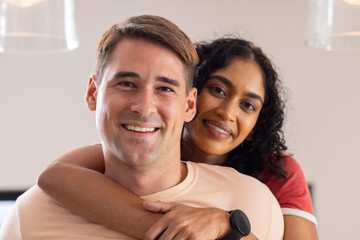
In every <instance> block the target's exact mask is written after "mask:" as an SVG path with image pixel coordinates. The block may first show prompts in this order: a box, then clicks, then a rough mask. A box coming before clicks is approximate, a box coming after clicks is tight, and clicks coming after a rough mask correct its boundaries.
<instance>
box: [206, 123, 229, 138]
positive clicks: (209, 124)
mask: <svg viewBox="0 0 360 240" xmlns="http://www.w3.org/2000/svg"><path fill="white" fill-rule="evenodd" d="M206 124H207V125H208V126H210V127H212V128H214V129H215V130H216V131H218V132H221V133H224V134H227V135H230V133H228V132H226V131H224V130H223V129H221V128H218V127H217V126H215V125H212V124H211V123H208V122H207V123H206Z"/></svg>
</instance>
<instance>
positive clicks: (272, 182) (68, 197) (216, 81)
mask: <svg viewBox="0 0 360 240" xmlns="http://www.w3.org/2000/svg"><path fill="white" fill-rule="evenodd" d="M197 51H198V54H199V58H200V61H199V65H198V67H197V70H196V74H195V87H196V88H198V92H199V95H198V114H197V116H196V117H195V119H194V120H193V121H192V122H191V123H189V124H187V125H186V126H185V128H184V134H183V142H182V153H183V156H182V157H183V159H184V160H189V161H195V162H204V163H208V164H218V165H224V166H229V167H233V168H235V169H236V170H238V171H239V172H241V173H244V174H247V175H250V176H253V177H255V178H257V179H259V180H261V181H262V182H264V183H265V184H266V185H268V187H269V188H270V190H271V191H272V192H273V193H274V195H275V197H276V198H277V199H278V201H279V203H280V205H281V207H282V209H283V212H284V222H285V233H284V239H292V240H294V239H295V240H296V239H317V233H316V227H315V224H314V222H315V221H316V220H315V218H314V216H313V212H312V211H313V210H312V205H311V199H310V195H309V191H308V188H307V185H306V181H305V179H304V176H303V174H302V171H301V168H300V167H299V165H298V164H297V163H296V161H295V160H294V159H293V158H291V157H290V156H287V155H285V154H284V151H285V150H286V149H287V147H286V146H285V140H284V138H283V132H282V130H281V128H282V125H283V120H284V112H283V108H284V104H283V101H282V100H281V98H280V92H279V91H280V89H281V86H280V81H279V80H278V77H277V73H276V72H275V70H274V68H273V66H272V63H271V61H270V60H269V59H268V58H267V57H266V56H265V55H264V54H263V52H262V51H261V49H260V48H257V47H255V46H254V45H253V44H252V43H250V42H248V41H245V40H242V39H237V38H222V39H218V40H215V41H213V42H211V43H199V44H197ZM93 170H95V171H93ZM103 171H104V163H103V156H102V151H101V146H99V145H94V146H89V147H85V148H81V149H77V150H74V151H72V152H70V153H68V154H66V155H64V156H62V157H61V158H59V159H58V160H57V161H55V163H54V164H52V165H51V166H50V167H49V168H48V169H47V170H45V171H44V173H42V175H41V176H40V178H39V181H38V184H39V186H40V187H41V188H42V189H43V190H44V191H45V192H47V193H48V194H49V195H50V196H52V197H53V198H55V199H56V200H57V201H59V202H60V203H62V204H63V205H64V206H65V207H67V208H69V209H70V210H72V211H73V212H75V213H77V214H79V215H82V216H84V217H86V218H88V219H89V220H92V221H95V222H98V223H100V224H103V225H105V226H108V227H110V228H112V229H114V230H118V231H121V232H123V233H126V234H128V235H131V236H133V237H137V238H142V239H143V238H144V236H145V233H146V231H147V233H146V239H155V238H156V237H157V236H158V235H160V234H162V235H161V238H160V239H173V236H175V235H176V234H177V236H180V235H181V234H184V233H185V232H186V233H187V234H188V236H187V238H190V237H189V236H190V235H191V234H194V235H196V236H197V237H198V239H215V238H219V237H222V236H224V235H225V234H226V233H227V231H229V229H228V224H224V221H223V219H224V218H223V216H224V211H222V210H219V209H214V208H202V209H196V208H191V207H187V206H183V205H167V204H162V203H143V200H141V199H140V198H138V197H137V196H135V195H133V194H131V193H130V192H128V191H126V190H125V189H123V188H122V187H120V186H119V185H117V184H115V183H114V182H112V181H111V180H110V179H107V178H106V177H104V176H103V175H102V174H101V173H102V172H103ZM79 176H81V177H79ZM143 204H144V206H145V208H146V209H148V210H151V211H155V212H156V211H158V209H159V208H163V209H162V210H161V211H162V212H168V213H166V214H165V215H164V216H163V215H162V214H160V213H151V212H149V211H146V210H145V209H144V207H143ZM118 213H121V214H118ZM205 215H206V217H204V216H205ZM159 219H160V220H159ZM220 219H221V220H220ZM210 220H211V221H210ZM155 222H156V223H155ZM154 223H155V224H154Z"/></svg>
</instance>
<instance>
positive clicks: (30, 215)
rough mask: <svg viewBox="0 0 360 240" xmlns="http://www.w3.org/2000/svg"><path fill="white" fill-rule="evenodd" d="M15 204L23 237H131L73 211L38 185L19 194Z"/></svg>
mask: <svg viewBox="0 0 360 240" xmlns="http://www.w3.org/2000/svg"><path fill="white" fill-rule="evenodd" d="M16 204H17V208H18V215H19V221H20V225H21V233H22V235H23V236H24V238H29V239H30V238H31V239H55V238H56V239H87V240H88V239H132V238H129V237H127V236H125V235H123V234H120V233H118V232H115V231H113V230H110V229H108V228H106V227H104V226H102V225H98V224H96V223H93V222H90V221H88V220H86V219H85V218H83V217H80V216H78V215H76V214H73V213H72V212H70V210H67V209H66V208H64V207H63V206H62V205H60V204H59V203H57V202H56V201H55V200H53V199H52V198H51V197H49V196H48V195H47V194H45V193H44V192H43V191H42V190H41V189H40V188H39V187H38V186H34V187H32V188H30V189H29V190H28V191H26V192H25V193H24V194H23V195H21V196H20V197H19V198H18V199H17V202H16Z"/></svg>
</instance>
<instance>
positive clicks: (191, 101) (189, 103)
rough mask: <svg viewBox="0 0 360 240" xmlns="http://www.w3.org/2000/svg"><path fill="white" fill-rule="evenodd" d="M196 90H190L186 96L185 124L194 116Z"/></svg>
mask: <svg viewBox="0 0 360 240" xmlns="http://www.w3.org/2000/svg"><path fill="white" fill-rule="evenodd" d="M196 97H197V89H196V88H192V89H191V90H190V91H189V94H188V96H187V100H186V105H185V118H184V120H185V122H190V121H191V120H192V119H193V118H194V117H195V115H196Z"/></svg>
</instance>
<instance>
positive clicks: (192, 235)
mask: <svg viewBox="0 0 360 240" xmlns="http://www.w3.org/2000/svg"><path fill="white" fill-rule="evenodd" d="M143 204H144V207H145V208H146V209H147V210H149V211H152V212H161V213H166V214H165V215H164V216H163V217H162V218H161V219H160V220H159V221H157V222H156V223H155V224H154V225H153V226H152V227H151V228H150V229H149V230H148V231H147V233H146V237H145V239H157V238H156V237H157V236H159V235H160V234H161V237H160V238H159V239H158V240H165V239H166V240H167V239H174V237H175V236H176V239H201V240H205V239H210V240H213V239H221V238H223V237H225V236H226V235H227V234H228V233H229V232H230V231H231V226H230V214H229V213H228V212H226V211H224V210H221V209H218V208H194V207H189V206H185V205H182V204H175V203H165V202H151V201H150V202H149V201H145V202H144V203H143ZM190 226H191V228H189V227H190ZM243 239H244V240H245V239H246V240H258V239H257V237H256V236H255V235H254V234H252V233H250V234H249V235H248V236H246V237H244V238H243Z"/></svg>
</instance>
